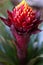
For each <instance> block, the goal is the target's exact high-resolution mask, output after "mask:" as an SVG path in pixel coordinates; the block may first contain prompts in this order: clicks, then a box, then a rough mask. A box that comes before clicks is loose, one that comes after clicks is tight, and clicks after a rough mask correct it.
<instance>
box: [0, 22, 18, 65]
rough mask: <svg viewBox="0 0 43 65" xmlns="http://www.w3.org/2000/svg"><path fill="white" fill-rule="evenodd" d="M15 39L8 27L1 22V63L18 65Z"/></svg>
mask: <svg viewBox="0 0 43 65" xmlns="http://www.w3.org/2000/svg"><path fill="white" fill-rule="evenodd" d="M14 44H15V42H14V38H13V36H12V34H11V32H10V30H9V28H8V27H6V26H5V25H4V23H2V22H1V21H0V62H4V63H5V64H6V63H9V64H11V65H14V64H15V65H18V64H19V60H18V57H17V51H16V47H15V45H14Z"/></svg>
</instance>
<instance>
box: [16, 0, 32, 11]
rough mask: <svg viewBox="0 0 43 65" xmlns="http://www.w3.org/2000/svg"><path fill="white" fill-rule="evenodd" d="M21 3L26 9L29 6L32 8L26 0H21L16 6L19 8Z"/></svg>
mask: <svg viewBox="0 0 43 65" xmlns="http://www.w3.org/2000/svg"><path fill="white" fill-rule="evenodd" d="M21 5H24V7H25V10H27V8H30V9H31V10H32V8H31V7H30V6H29V5H28V4H27V2H26V0H22V1H21V3H19V4H18V5H17V6H16V8H19V7H20V6H21Z"/></svg>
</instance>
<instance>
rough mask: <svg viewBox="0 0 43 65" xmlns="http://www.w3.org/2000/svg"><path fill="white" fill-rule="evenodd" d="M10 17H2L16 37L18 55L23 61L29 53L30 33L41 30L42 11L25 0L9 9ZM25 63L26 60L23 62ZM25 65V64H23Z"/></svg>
mask: <svg viewBox="0 0 43 65" xmlns="http://www.w3.org/2000/svg"><path fill="white" fill-rule="evenodd" d="M7 13H8V18H7V19H5V18H3V17H0V19H1V20H3V22H4V23H5V24H6V25H7V26H9V27H10V29H11V32H12V34H13V35H14V37H15V38H16V41H17V43H16V44H15V45H16V48H17V55H18V58H19V59H20V61H21V60H22V61H21V62H23V60H24V59H25V58H26V55H27V46H28V44H27V42H28V41H29V38H30V35H31V34H34V33H37V32H40V30H39V29H38V26H39V24H40V23H41V22H42V21H41V20H40V12H39V11H34V10H33V9H32V8H31V7H30V6H28V4H27V3H26V1H25V0H23V1H22V2H21V3H20V4H19V5H17V6H16V7H15V8H14V9H13V10H12V12H10V11H7ZM23 63H24V62H23ZM22 65H23V64H22Z"/></svg>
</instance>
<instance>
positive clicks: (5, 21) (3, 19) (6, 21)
mask: <svg viewBox="0 0 43 65" xmlns="http://www.w3.org/2000/svg"><path fill="white" fill-rule="evenodd" d="M0 19H1V20H2V21H3V22H4V23H5V24H6V25H7V26H9V27H10V26H11V24H9V22H10V21H9V20H8V19H5V18H3V17H0Z"/></svg>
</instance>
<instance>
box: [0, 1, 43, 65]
mask: <svg viewBox="0 0 43 65" xmlns="http://www.w3.org/2000/svg"><path fill="white" fill-rule="evenodd" d="M28 1H29V0H28ZM33 1H34V0H33ZM20 2H21V0H0V16H3V17H7V10H12V9H13V7H15V6H16V5H17V4H18V3H20ZM39 4H40V3H39ZM32 7H33V8H35V9H38V10H40V11H41V19H43V7H37V6H35V7H34V6H32ZM39 28H40V29H41V30H43V23H41V25H40V26H39ZM0 30H1V32H0V41H1V39H2V40H5V39H3V38H6V40H7V39H8V38H9V39H10V36H9V34H10V35H11V32H10V30H9V28H8V27H7V26H5V24H4V23H3V22H2V21H1V20H0ZM6 30H7V31H9V33H6V32H5V31H6ZM3 36H4V37H3ZM11 37H12V35H11ZM11 39H12V38H11ZM11 39H10V40H11ZM1 43H2V41H1V42H0V49H1V46H2V45H1ZM30 45H32V48H33V47H34V48H37V47H38V49H39V50H40V49H41V51H40V52H43V31H42V32H40V33H38V34H35V35H32V36H31V37H30ZM2 50H3V51H4V49H2ZM0 65H1V63H0Z"/></svg>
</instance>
